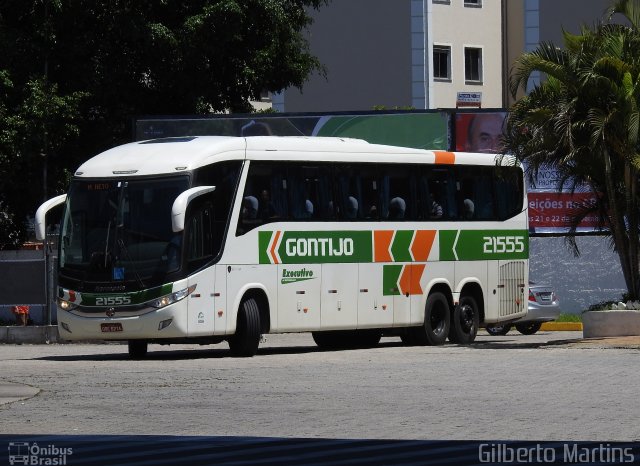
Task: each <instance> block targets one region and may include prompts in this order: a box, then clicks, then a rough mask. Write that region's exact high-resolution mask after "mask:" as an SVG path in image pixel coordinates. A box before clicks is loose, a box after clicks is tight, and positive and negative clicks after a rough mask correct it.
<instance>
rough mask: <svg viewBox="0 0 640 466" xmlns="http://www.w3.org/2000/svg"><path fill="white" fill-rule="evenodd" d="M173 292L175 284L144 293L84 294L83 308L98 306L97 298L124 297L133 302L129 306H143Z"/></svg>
mask: <svg viewBox="0 0 640 466" xmlns="http://www.w3.org/2000/svg"><path fill="white" fill-rule="evenodd" d="M172 291H173V283H168V284H165V285H162V286H156V287H155V288H149V289H147V290H142V291H134V292H132V293H82V294H81V296H82V305H83V306H96V298H105V297H123V298H129V299H130V300H131V301H130V302H129V303H128V304H142V303H146V302H147V301H151V300H152V299H156V298H159V297H160V296H165V295H168V294H170V293H171V292H172Z"/></svg>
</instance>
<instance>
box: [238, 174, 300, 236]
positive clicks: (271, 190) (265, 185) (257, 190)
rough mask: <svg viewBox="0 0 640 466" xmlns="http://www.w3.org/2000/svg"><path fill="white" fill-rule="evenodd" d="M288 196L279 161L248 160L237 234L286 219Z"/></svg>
mask: <svg viewBox="0 0 640 466" xmlns="http://www.w3.org/2000/svg"><path fill="white" fill-rule="evenodd" d="M287 197H288V185H287V179H286V176H285V170H284V167H283V166H282V165H277V164H275V163H261V162H251V165H250V166H249V174H248V176H247V182H246V185H245V187H244V192H243V194H242V205H241V206H240V218H239V219H238V226H237V230H236V235H237V236H241V235H243V234H245V233H247V232H249V231H251V230H253V229H254V228H257V227H259V226H260V225H264V224H267V223H271V222H275V221H279V220H286V219H287V210H288V199H287Z"/></svg>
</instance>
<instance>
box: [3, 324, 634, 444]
mask: <svg viewBox="0 0 640 466" xmlns="http://www.w3.org/2000/svg"><path fill="white" fill-rule="evenodd" d="M580 337H581V333H580V332H541V333H539V334H537V335H533V336H524V335H520V334H518V333H516V332H512V333H510V334H509V335H507V336H506V337H491V336H488V335H487V334H486V333H484V332H482V335H480V336H479V337H478V339H477V341H476V343H475V344H474V345H471V346H455V345H446V346H442V347H404V346H402V345H401V344H400V341H399V339H397V338H396V339H391V338H389V339H383V341H382V343H381V345H380V346H379V347H377V348H375V349H367V350H349V351H319V350H318V349H317V348H316V347H315V345H314V344H313V341H312V339H311V336H310V335H308V334H301V335H269V336H267V342H266V343H264V344H263V345H262V346H261V350H260V352H259V354H258V356H256V357H254V358H248V359H239V358H232V357H230V356H229V354H228V351H227V346H226V344H224V343H223V344H220V345H217V346H184V345H176V346H171V347H163V346H156V345H151V346H150V353H149V357H148V358H147V359H146V360H143V361H132V360H129V359H128V358H127V356H126V346H123V345H116V344H104V345H84V344H69V345H33V346H32V345H19V346H11V345H3V346H0V354H1V355H2V356H1V358H0V359H1V360H0V403H3V404H0V433H2V434H58V435H66V434H170V435H215V436H219V435H221V436H269V437H326V438H368V439H383V438H384V439H433V440H444V439H455V440H510V439H518V440H571V441H573V440H583V441H586V440H596V441H638V440H640V423H639V422H638V419H639V418H640V404H639V403H638V387H640V371H639V370H638V361H639V357H640V349H638V347H635V348H611V347H610V348H598V347H594V346H593V345H591V346H589V345H583V344H578V343H576V340H577V339H579V338H580ZM596 346H597V345H596ZM24 385H27V386H26V387H25V386H24Z"/></svg>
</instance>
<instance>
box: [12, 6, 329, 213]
mask: <svg viewBox="0 0 640 466" xmlns="http://www.w3.org/2000/svg"><path fill="white" fill-rule="evenodd" d="M326 2H327V0H192V1H189V2H184V1H179V0H118V1H107V0H2V1H0V173H1V174H2V175H3V176H2V177H1V178H2V181H0V183H2V184H1V185H0V188H1V189H0V193H2V194H1V195H2V197H4V201H5V203H6V204H7V205H9V206H10V208H11V209H13V211H14V212H15V213H16V217H24V215H25V213H27V212H33V210H35V207H36V205H37V203H38V202H39V201H41V200H42V195H43V188H42V182H43V180H42V178H43V175H42V173H43V163H47V168H48V170H50V174H49V180H50V181H49V183H48V184H49V186H48V188H49V190H51V191H53V190H55V189H56V188H58V189H59V188H60V186H56V180H61V179H63V178H64V176H63V173H62V170H73V169H74V168H75V167H76V166H77V164H78V163H79V162H80V161H82V160H84V159H86V158H88V157H89V156H91V155H93V154H94V153H96V152H98V151H101V150H104V149H106V148H108V147H110V146H113V145H115V144H119V143H123V142H126V141H128V140H130V139H131V126H132V120H131V119H132V117H134V116H136V115H147V114H165V115H170V114H207V113H212V112H224V111H232V112H239V111H250V109H251V107H250V103H249V101H250V100H251V99H257V98H258V97H259V96H260V93H261V92H262V91H264V90H267V91H271V92H277V91H279V90H281V89H284V88H288V87H291V86H294V87H298V88H301V87H302V85H303V83H304V82H305V80H306V78H307V76H308V75H309V74H310V73H311V72H313V71H319V72H320V73H323V71H324V70H323V68H322V66H321V64H320V63H319V61H318V60H317V58H315V57H314V56H313V55H311V53H310V51H309V46H308V43H307V40H306V38H305V35H304V34H303V31H304V29H305V28H306V27H307V26H308V25H309V24H310V22H311V18H310V16H309V12H308V8H319V7H321V6H322V5H323V4H324V3H326ZM43 157H44V158H43ZM25 188H27V189H28V191H29V193H30V195H27V196H25V190H26V189H25Z"/></svg>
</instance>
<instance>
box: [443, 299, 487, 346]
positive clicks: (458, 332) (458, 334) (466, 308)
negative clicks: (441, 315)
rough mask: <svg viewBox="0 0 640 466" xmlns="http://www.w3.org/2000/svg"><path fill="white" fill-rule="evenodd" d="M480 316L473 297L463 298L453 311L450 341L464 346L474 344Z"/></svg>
mask: <svg viewBox="0 0 640 466" xmlns="http://www.w3.org/2000/svg"><path fill="white" fill-rule="evenodd" d="M479 325H480V316H479V314H478V305H477V303H476V300H475V299H473V298H472V297H471V296H463V297H462V299H460V302H459V303H458V305H457V306H456V307H455V308H454V310H453V316H452V319H451V329H450V330H449V341H451V342H452V343H460V344H463V345H466V344H469V343H472V342H473V340H475V339H476V335H477V333H478V326H479Z"/></svg>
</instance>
